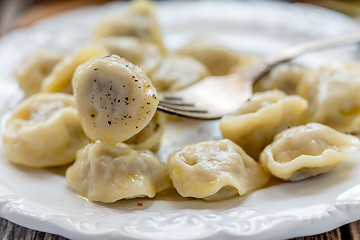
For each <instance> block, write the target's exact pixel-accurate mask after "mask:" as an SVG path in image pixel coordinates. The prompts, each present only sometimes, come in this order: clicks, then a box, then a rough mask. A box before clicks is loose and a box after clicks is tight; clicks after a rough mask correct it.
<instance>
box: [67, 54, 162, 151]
mask: <svg viewBox="0 0 360 240" xmlns="http://www.w3.org/2000/svg"><path fill="white" fill-rule="evenodd" d="M73 88H74V96H75V104H76V108H77V109H78V112H79V115H80V120H81V124H82V126H83V128H84V130H85V133H86V134H87V135H88V136H89V137H90V138H91V139H93V140H101V141H104V142H107V143H113V144H114V143H118V142H122V141H125V140H127V139H129V138H130V137H132V136H134V135H135V134H137V133H139V132H140V131H141V130H142V129H143V128H144V127H145V126H146V125H147V124H148V123H149V122H150V120H151V119H152V117H153V116H154V114H155V112H156V108H157V105H158V103H159V100H158V98H157V92H156V90H155V88H154V87H153V85H152V83H151V81H150V80H149V78H148V77H147V76H146V75H145V73H144V72H143V71H142V69H140V68H139V67H137V66H135V65H134V64H132V63H130V62H129V61H127V60H125V59H124V58H120V57H119V56H116V55H111V56H107V57H99V58H93V59H91V60H89V61H87V62H85V63H84V64H82V65H81V66H79V67H78V69H77V70H76V72H75V74H74V78H73Z"/></svg>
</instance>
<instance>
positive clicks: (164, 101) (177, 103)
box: [161, 100, 195, 107]
mask: <svg viewBox="0 0 360 240" xmlns="http://www.w3.org/2000/svg"><path fill="white" fill-rule="evenodd" d="M161 104H163V105H168V106H184V107H185V106H186V107H194V106H195V105H194V104H193V103H185V102H183V101H182V100H176V101H167V100H161Z"/></svg>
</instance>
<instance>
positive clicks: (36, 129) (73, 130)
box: [3, 93, 89, 167]
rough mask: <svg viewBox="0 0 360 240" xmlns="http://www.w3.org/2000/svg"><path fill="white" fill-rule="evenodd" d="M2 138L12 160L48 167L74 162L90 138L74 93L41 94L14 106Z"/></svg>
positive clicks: (22, 163)
mask: <svg viewBox="0 0 360 240" xmlns="http://www.w3.org/2000/svg"><path fill="white" fill-rule="evenodd" d="M3 141H4V147H5V152H6V157H7V159H8V160H9V161H11V162H14V163H17V164H21V165H25V166H30V167H49V166H59V165H65V164H68V163H71V162H72V161H73V160H75V154H76V151H77V150H78V149H79V148H82V147H83V146H84V145H86V144H87V143H88V142H89V139H88V138H87V137H86V135H85V133H84V131H83V130H82V128H81V125H80V120H79V117H78V114H77V111H76V109H75V105H74V99H73V97H72V96H71V95H67V94H60V93H57V94H55V93H54V94H49V93H39V94H35V95H32V96H30V97H29V98H27V99H25V101H24V102H22V103H21V104H20V105H19V106H18V107H17V108H16V109H15V111H14V112H13V114H12V116H11V117H10V119H9V120H8V121H7V123H6V127H5V131H4V134H3Z"/></svg>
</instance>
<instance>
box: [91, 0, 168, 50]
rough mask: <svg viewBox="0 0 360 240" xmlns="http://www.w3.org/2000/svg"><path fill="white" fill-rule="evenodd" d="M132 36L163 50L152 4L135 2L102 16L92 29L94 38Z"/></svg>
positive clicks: (145, 1) (145, 0) (146, 1)
mask: <svg viewBox="0 0 360 240" xmlns="http://www.w3.org/2000/svg"><path fill="white" fill-rule="evenodd" d="M114 36H115V37H119V36H132V37H136V38H139V39H141V40H143V41H149V42H153V43H155V44H157V45H158V46H159V47H160V48H161V49H162V50H163V43H162V38H161V33H160V28H159V25H158V23H157V20H156V16H155V7H154V3H153V2H151V1H148V0H135V1H132V2H131V4H129V5H128V6H126V7H124V8H123V9H122V11H117V12H114V13H112V14H108V15H106V16H104V17H103V18H102V19H101V20H100V21H99V22H98V24H97V25H96V26H95V29H94V38H95V39H97V40H99V39H102V38H106V37H114Z"/></svg>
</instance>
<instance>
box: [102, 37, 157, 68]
mask: <svg viewBox="0 0 360 240" xmlns="http://www.w3.org/2000/svg"><path fill="white" fill-rule="evenodd" d="M100 43H101V44H102V45H104V47H105V48H107V49H108V50H109V52H110V53H111V54H115V55H118V56H120V57H122V58H125V59H126V60H128V61H130V62H131V63H133V64H135V65H137V66H139V67H140V68H142V69H143V70H144V72H145V73H146V74H149V73H151V72H153V71H154V69H155V68H157V67H158V66H159V64H160V62H161V60H162V58H163V56H162V51H161V49H160V48H159V46H158V45H156V44H154V43H151V42H146V41H144V40H141V39H138V38H135V37H128V36H123V37H107V38H104V39H102V40H101V41H100Z"/></svg>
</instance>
